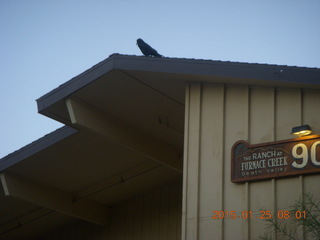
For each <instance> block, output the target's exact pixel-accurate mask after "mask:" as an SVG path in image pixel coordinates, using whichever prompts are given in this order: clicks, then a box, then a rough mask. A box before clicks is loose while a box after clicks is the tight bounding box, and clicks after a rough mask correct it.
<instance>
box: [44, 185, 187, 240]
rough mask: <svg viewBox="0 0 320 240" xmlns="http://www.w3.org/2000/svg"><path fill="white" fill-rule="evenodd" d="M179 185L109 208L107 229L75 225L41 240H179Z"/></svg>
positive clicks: (180, 191)
mask: <svg viewBox="0 0 320 240" xmlns="http://www.w3.org/2000/svg"><path fill="white" fill-rule="evenodd" d="M181 202H182V182H181V180H178V181H176V182H172V183H170V184H169V185H167V186H163V187H161V188H157V189H154V190H151V191H149V192H147V193H144V194H141V195H138V196H136V197H134V198H132V199H130V200H128V201H126V202H124V203H122V204H120V205H117V206H114V207H113V208H112V214H111V220H110V225H108V226H107V227H100V226H97V225H94V224H91V223H87V222H85V221H80V220H78V221H75V222H74V223H72V224H70V225H67V226H64V227H62V228H59V229H57V230H55V231H54V232H51V233H49V234H47V235H46V236H43V237H41V238H40V239H41V240H50V239H55V240H64V239H68V240H73V239H88V240H129V239H130V240H150V239H152V240H160V239H161V240H180V239H181Z"/></svg>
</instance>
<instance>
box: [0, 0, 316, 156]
mask: <svg viewBox="0 0 320 240" xmlns="http://www.w3.org/2000/svg"><path fill="white" fill-rule="evenodd" d="M0 33H1V35H0V36H1V40H0V113H1V120H0V121H1V124H0V133H1V134H0V158H1V157H3V156H5V155H7V154H9V153H11V152H14V151H15V150H18V149H20V148H21V147H23V146H25V145H27V144H29V143H31V142H32V141H34V140H37V139H38V138H40V137H42V136H43V135H45V134H48V133H50V132H52V131H54V130H55V129H57V128H59V127H61V126H62V124H60V123H58V122H56V121H54V120H52V119H50V118H47V117H45V116H42V115H40V114H38V113H37V105H36V102H35V100H36V99H38V98H39V97H41V96H42V95H44V94H46V93H47V92H49V91H51V90H52V89H54V88H56V87H58V86H59V85H60V84H63V83H64V82H66V81H68V80H70V79H71V78H72V77H74V76H76V75H78V74H80V73H82V72H83V71H85V70H86V69H88V68H90V67H92V66H93V65H95V64H97V63H98V62H100V61H102V60H104V59H105V58H107V57H108V56H109V55H111V54H112V53H120V54H130V55H131V54H132V55H141V52H140V50H139V49H138V47H137V46H136V39H137V38H142V39H144V40H145V41H146V42H147V43H149V44H150V45H151V46H152V47H154V48H155V49H156V50H157V51H158V52H159V53H160V54H162V55H164V56H166V57H178V58H195V59H212V60H222V61H235V62H249V63H268V64H279V65H289V66H302V67H312V68H314V67H317V68H320V1H319V0H304V1H303V0H280V1H279V0H259V1H256V0H255V1H253V0H252V1H248V0H242V1H237V0H234V1H231V0H230V1H229V0H226V1H221V0H212V1H201V0H200V1H188V0H184V1H174V0H170V1H167V0H162V1H139V0H136V1H121V0H116V1H107V0H86V1H85V0H77V1H76V0H0Z"/></svg>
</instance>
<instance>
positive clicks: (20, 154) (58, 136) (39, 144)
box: [0, 126, 78, 172]
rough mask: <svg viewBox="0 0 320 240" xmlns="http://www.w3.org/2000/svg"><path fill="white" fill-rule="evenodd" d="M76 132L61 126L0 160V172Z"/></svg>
mask: <svg viewBox="0 0 320 240" xmlns="http://www.w3.org/2000/svg"><path fill="white" fill-rule="evenodd" d="M76 132H78V130H76V129H74V128H72V127H69V126H63V127H61V128H58V129H57V130H55V131H53V132H51V133H49V134H47V135H45V136H43V137H41V138H39V139H38V140H35V141H34V142H32V143H30V144H28V145H26V146H24V147H22V148H20V149H19V150H17V151H15V152H13V153H10V154H8V155H7V156H5V157H3V158H1V159H0V172H1V171H3V170H5V169H7V168H9V167H11V166H13V165H15V164H17V163H19V162H20V161H23V160H24V159H26V158H28V157H30V156H32V155H34V154H36V153H37V152H39V151H41V150H43V149H46V148H47V147H49V146H51V145H53V144H55V143H57V142H59V141H61V140H63V139H65V138H67V137H69V136H71V135H73V134H75V133H76Z"/></svg>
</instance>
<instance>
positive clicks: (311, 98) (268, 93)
mask: <svg viewBox="0 0 320 240" xmlns="http://www.w3.org/2000/svg"><path fill="white" fill-rule="evenodd" d="M187 96H188V97H187V99H188V100H187V101H186V126H185V128H186V131H185V156H184V158H185V159H184V164H185V165H184V167H185V168H184V199H183V201H184V208H183V209H184V210H183V221H185V222H186V225H185V227H184V228H183V234H182V236H183V237H182V239H257V238H258V237H259V236H261V234H262V233H263V232H264V230H265V224H266V223H265V222H264V221H263V220H260V219H256V218H253V219H250V220H243V219H222V220H213V219H211V216H212V215H211V216H210V211H213V210H224V211H231V210H235V211H236V212H237V213H238V214H239V213H241V211H242V210H247V211H253V213H255V214H258V215H259V211H260V210H262V209H264V210H270V211H272V212H274V213H276V212H277V211H278V210H287V208H288V207H289V206H290V205H292V204H293V203H294V201H295V200H297V199H299V198H300V197H302V196H303V194H304V193H306V192H313V194H314V195H316V196H318V197H319V198H320V188H319V182H320V175H319V174H318V175H310V176H297V177H291V178H284V179H272V180H266V181H260V182H250V183H241V184H234V183H232V182H231V181H230V171H231V169H230V168H231V147H232V145H233V144H234V143H235V142H236V141H238V140H241V139H242V140H248V141H249V142H250V143H251V144H255V143H263V142H269V141H277V140H283V139H288V138H292V135H290V131H291V128H292V127H294V126H298V125H301V124H310V125H311V127H312V128H313V129H314V130H315V132H316V133H320V115H319V113H318V112H319V111H318V109H319V106H320V91H313V90H312V91H311V90H309V91H306V90H305V91H302V90H301V89H286V88H280V89H275V88H270V87H268V88H267V87H249V86H224V85H218V84H217V85H214V84H203V85H202V86H201V85H190V86H188V88H187ZM319 200H320V199H319ZM255 216H257V215H255ZM286 222H287V223H290V221H288V220H286ZM299 231H300V235H299V239H303V237H304V236H303V233H302V232H303V231H302V229H299Z"/></svg>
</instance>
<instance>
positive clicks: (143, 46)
mask: <svg viewBox="0 0 320 240" xmlns="http://www.w3.org/2000/svg"><path fill="white" fill-rule="evenodd" d="M137 45H138V47H139V48H140V50H141V52H142V53H143V54H144V55H145V56H147V57H149V56H150V57H162V55H160V54H159V53H158V52H157V51H156V50H155V49H153V48H152V47H150V46H149V45H148V44H147V43H146V42H145V41H143V40H142V39H141V38H138V39H137Z"/></svg>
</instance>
